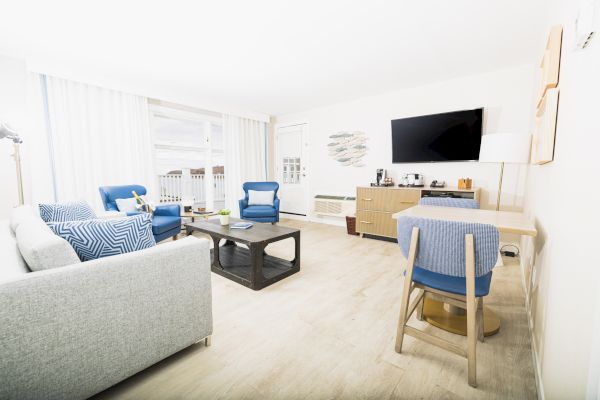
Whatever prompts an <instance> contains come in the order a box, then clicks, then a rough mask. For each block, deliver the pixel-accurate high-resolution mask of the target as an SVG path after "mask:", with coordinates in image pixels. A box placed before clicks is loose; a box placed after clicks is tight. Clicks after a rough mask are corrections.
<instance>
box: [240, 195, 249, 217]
mask: <svg viewBox="0 0 600 400" xmlns="http://www.w3.org/2000/svg"><path fill="white" fill-rule="evenodd" d="M244 208H248V200H247V199H245V198H243V199H240V214H241V213H242V210H243V209H244Z"/></svg>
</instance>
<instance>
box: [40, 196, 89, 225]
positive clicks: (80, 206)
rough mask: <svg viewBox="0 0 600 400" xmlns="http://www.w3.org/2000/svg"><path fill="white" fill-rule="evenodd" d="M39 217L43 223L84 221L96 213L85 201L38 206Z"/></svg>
mask: <svg viewBox="0 0 600 400" xmlns="http://www.w3.org/2000/svg"><path fill="white" fill-rule="evenodd" d="M40 217H42V219H43V220H44V222H64V221H85V220H87V219H93V218H96V213H95V212H94V210H92V207H90V205H89V204H88V203H87V202H86V201H68V202H63V203H48V204H40Z"/></svg>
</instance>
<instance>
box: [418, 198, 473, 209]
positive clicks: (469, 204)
mask: <svg viewBox="0 0 600 400" xmlns="http://www.w3.org/2000/svg"><path fill="white" fill-rule="evenodd" d="M419 205H422V206H437V207H457V208H473V209H476V208H479V201H478V200H475V199H462V198H458V197H423V198H421V200H419Z"/></svg>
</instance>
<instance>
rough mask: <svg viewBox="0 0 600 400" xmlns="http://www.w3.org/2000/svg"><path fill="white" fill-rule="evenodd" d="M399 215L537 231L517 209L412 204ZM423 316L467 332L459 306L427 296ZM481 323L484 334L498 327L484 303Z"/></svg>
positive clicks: (452, 329)
mask: <svg viewBox="0 0 600 400" xmlns="http://www.w3.org/2000/svg"><path fill="white" fill-rule="evenodd" d="M402 215H407V216H411V217H420V218H429V219H437V220H445V221H460V222H474V223H480V224H490V225H494V226H495V227H496V228H497V229H498V231H499V232H500V233H516V234H519V235H526V236H536V235H537V230H536V229H535V225H534V223H533V221H531V220H530V219H528V218H527V217H525V215H523V213H518V212H510V211H494V210H479V209H469V208H456V207H435V206H414V207H410V208H407V209H406V210H403V211H400V212H397V213H395V214H393V215H392V218H394V219H398V217H400V216H402ZM423 316H424V317H425V319H426V320H427V322H429V323H430V324H431V325H434V326H437V327H438V328H441V329H444V330H446V331H448V332H452V333H456V334H459V335H463V336H466V334H467V317H466V315H465V313H464V310H462V309H457V308H454V307H451V306H449V305H448V304H443V303H441V302H438V301H435V300H431V299H426V300H425V304H424V307H423ZM483 326H484V327H483V330H484V334H485V336H491V335H494V334H495V333H497V332H498V331H499V330H500V319H499V318H498V316H497V315H496V314H495V313H494V312H492V311H491V310H490V309H489V308H487V307H485V308H484V310H483Z"/></svg>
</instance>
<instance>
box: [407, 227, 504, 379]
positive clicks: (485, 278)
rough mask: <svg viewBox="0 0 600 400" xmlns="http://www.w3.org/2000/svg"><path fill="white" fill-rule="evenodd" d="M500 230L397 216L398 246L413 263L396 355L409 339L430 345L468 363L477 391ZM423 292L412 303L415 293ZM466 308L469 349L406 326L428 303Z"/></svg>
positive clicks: (410, 268)
mask: <svg viewBox="0 0 600 400" xmlns="http://www.w3.org/2000/svg"><path fill="white" fill-rule="evenodd" d="M498 243H499V232H498V229H496V227H494V226H493V225H488V224H477V223H467V222H457V221H443V220H432V219H427V218H417V217H410V216H401V217H400V218H398V244H399V245H400V249H401V251H402V253H403V254H404V255H405V256H406V258H407V260H408V262H407V266H406V272H405V277H404V289H403V292H402V302H401V306H400V318H399V320H398V330H397V334H396V346H395V349H396V352H398V353H401V352H402V342H403V339H404V335H405V334H407V335H410V336H412V337H414V338H417V339H420V340H423V341H425V342H428V343H429V344H432V345H435V346H438V347H441V348H442V349H445V350H448V351H450V352H452V353H455V354H458V355H460V356H463V357H466V358H467V360H468V362H467V363H468V382H469V385H471V386H473V387H476V386H477V379H476V375H477V373H476V356H475V354H476V346H477V340H478V339H479V340H480V341H483V297H484V296H486V295H487V294H488V293H489V291H490V283H491V281H492V269H493V268H494V266H495V265H496V261H497V257H498ZM415 289H417V290H418V294H417V295H416V297H415V298H414V299H413V301H412V302H411V303H410V305H409V301H410V297H411V294H412V292H413V291H414V290H415ZM425 298H431V299H433V300H437V301H442V302H445V303H448V304H450V305H452V306H455V307H459V308H462V309H464V310H466V314H467V346H466V348H464V347H460V346H458V345H456V344H454V343H451V342H449V341H447V340H445V339H442V338H440V337H438V336H435V335H433V334H430V333H427V332H424V331H422V330H419V329H416V328H414V327H411V326H409V325H408V324H407V322H408V320H409V319H410V317H411V315H412V314H413V313H414V311H415V309H416V308H417V307H418V306H419V304H420V303H421V302H422V301H423V300H424V299H425Z"/></svg>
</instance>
